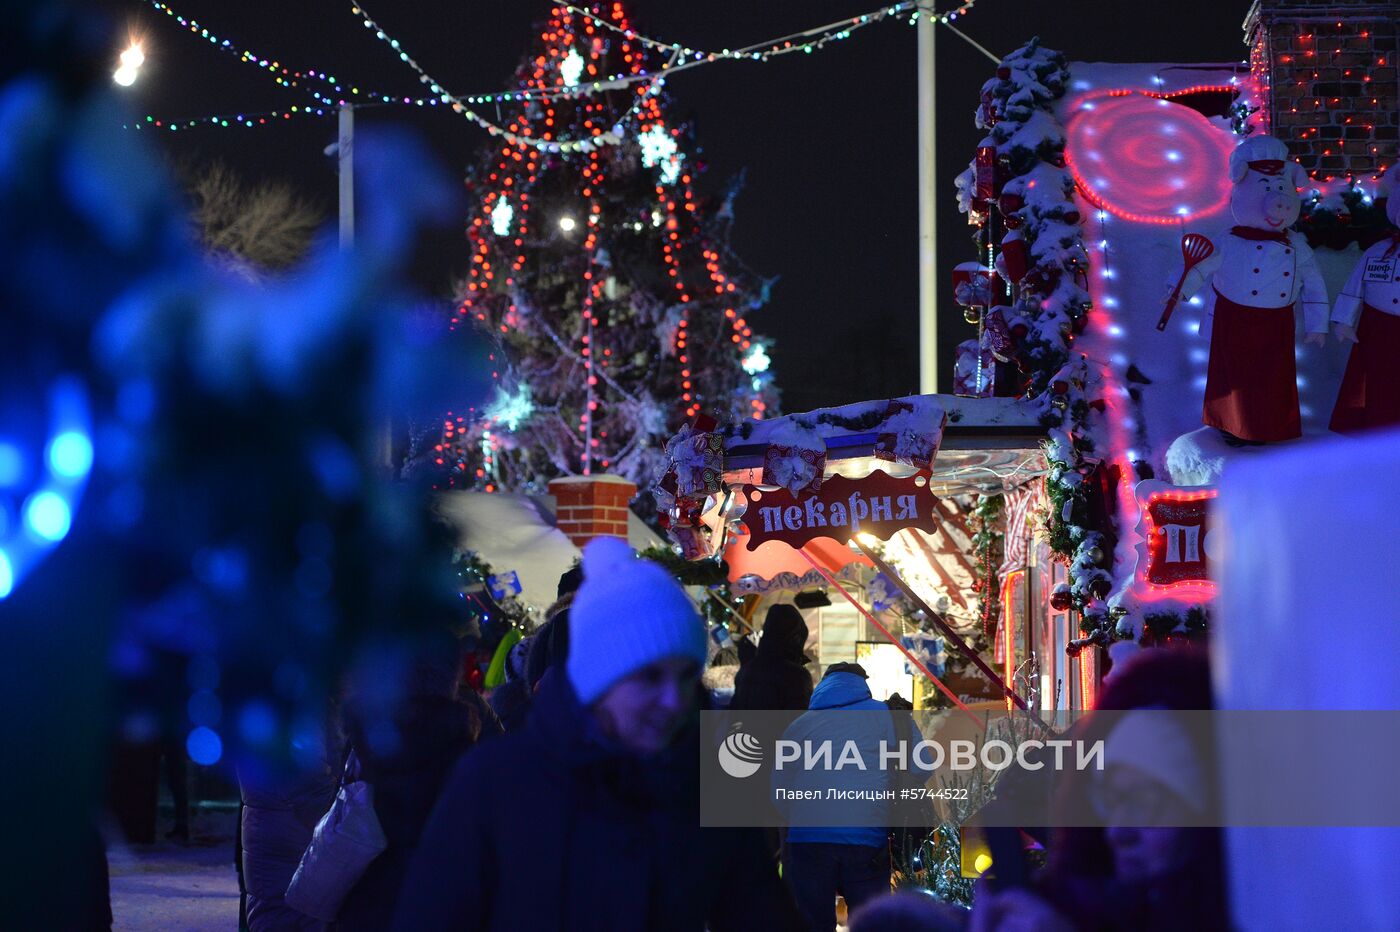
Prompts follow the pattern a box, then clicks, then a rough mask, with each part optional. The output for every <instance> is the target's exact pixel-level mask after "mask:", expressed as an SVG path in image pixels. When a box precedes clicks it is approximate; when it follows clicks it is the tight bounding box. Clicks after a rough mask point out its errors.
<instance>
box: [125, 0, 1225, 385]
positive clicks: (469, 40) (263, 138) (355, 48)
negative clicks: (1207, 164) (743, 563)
mask: <svg viewBox="0 0 1400 932" xmlns="http://www.w3.org/2000/svg"><path fill="white" fill-rule="evenodd" d="M624 2H626V0H624ZM952 2H953V0H949V5H951V3H952ZM874 3H875V0H807V2H803V3H793V2H786V3H782V2H754V0H705V2H703V3H682V2H678V0H666V2H663V0H631V2H630V3H627V7H626V8H627V10H628V11H629V13H630V15H631V17H632V20H633V24H634V26H635V27H636V28H637V29H638V30H639V31H641V32H644V33H646V34H648V35H651V36H654V37H656V38H660V39H666V40H668V41H675V42H681V43H684V44H686V45H689V46H692V47H695V48H725V47H737V46H741V45H745V44H748V43H751V42H756V41H760V40H763V39H767V38H771V37H774V36H778V35H782V34H785V33H789V32H793V31H797V30H799V29H805V28H808V27H811V26H817V25H823V24H826V23H828V22H832V21H834V20H837V19H840V18H843V17H847V16H852V15H856V14H860V13H863V12H868V11H870V10H871V9H874ZM171 5H172V6H174V7H175V9H176V10H177V11H178V12H180V13H182V14H184V15H185V16H188V17H192V18H195V19H198V20H200V21H201V23H202V24H203V25H204V26H206V27H207V28H209V29H210V30H211V31H213V32H216V33H218V34H219V35H220V36H221V37H224V38H229V39H231V40H232V41H233V42H234V44H236V45H240V46H242V47H245V48H248V49H250V50H252V51H254V52H256V53H258V54H260V55H264V56H267V57H269V58H272V57H277V58H279V59H280V60H281V61H282V62H284V63H285V64H287V65H289V66H291V67H293V68H297V69H306V68H315V69H318V70H325V71H329V72H331V73H333V74H335V75H336V76H337V77H338V78H340V79H341V80H342V81H343V82H349V81H353V82H355V83H357V84H359V85H361V86H364V87H374V88H375V89H377V90H381V91H382V92H384V93H389V94H393V93H398V94H407V95H413V96H420V95H421V93H422V87H421V85H419V84H418V83H417V80H416V76H415V75H414V74H413V73H412V72H411V71H410V70H409V69H408V67H407V66H406V65H403V64H402V63H401V62H399V61H398V59H397V57H396V56H395V55H394V54H393V53H392V52H391V51H390V50H389V49H388V47H387V46H385V45H384V44H383V43H380V42H378V41H376V40H375V39H374V37H373V36H372V35H370V34H369V33H368V31H367V30H365V29H364V27H363V26H361V24H360V20H359V18H358V17H356V16H354V15H352V14H351V12H350V6H351V4H350V3H349V0H278V2H273V0H243V2H240V3H237V4H232V3H228V2H220V0H187V2H186V0H172V4H171ZM102 6H103V7H104V8H105V9H107V10H109V11H110V12H111V13H112V15H113V32H114V35H113V63H114V65H115V58H116V53H117V51H119V50H120V48H121V47H123V46H124V45H125V33H126V28H125V27H127V26H129V27H131V28H132V29H134V30H135V31H137V32H139V33H140V34H142V35H143V36H144V41H145V46H146V49H147V56H148V60H147V64H146V66H145V68H144V69H143V73H142V78H141V80H140V81H139V82H138V83H137V84H136V85H135V86H134V87H132V88H130V89H128V90H125V91H124V92H123V93H124V94H125V95H126V96H127V97H128V98H129V99H130V101H131V103H132V107H133V109H134V110H136V111H139V112H140V113H141V114H146V113H150V114H153V115H155V116H157V117H162V118H172V119H178V118H189V117H201V116H208V115H213V114H219V113H237V112H240V111H249V112H251V111H261V110H270V109H276V108H285V107H287V106H289V105H290V104H292V103H300V102H302V101H301V99H300V98H303V97H304V96H305V95H304V94H302V92H301V91H300V90H299V89H298V90H287V89H284V88H281V87H278V86H277V85H275V84H274V83H273V82H272V80H271V77H270V76H269V75H268V74H267V73H266V72H263V71H260V70H259V69H257V68H255V67H252V66H250V65H244V64H241V63H240V62H238V61H237V59H236V58H234V57H233V56H230V55H226V54H222V53H220V52H218V51H216V50H215V49H214V48H213V47H212V46H210V45H209V43H208V42H206V41H204V40H201V39H199V38H197V37H195V36H193V35H191V34H190V33H188V32H187V31H184V30H182V29H181V28H180V27H179V26H178V25H177V24H176V23H175V22H174V20H173V18H170V17H167V16H166V15H165V14H163V13H158V12H156V11H155V10H154V9H153V8H151V7H150V6H149V5H148V4H145V3H141V2H137V0H105V2H104V3H102ZM367 9H368V11H369V12H370V13H371V14H372V15H374V16H375V17H376V19H378V20H379V22H380V23H381V25H382V26H383V27H384V28H385V30H386V31H387V32H388V33H390V34H391V35H393V36H395V37H396V38H398V39H399V40H400V41H401V42H402V44H403V48H404V49H405V50H406V51H408V52H409V53H410V54H411V55H413V56H414V57H415V58H416V59H417V60H418V61H419V62H420V63H422V64H423V65H424V67H426V68H427V69H428V70H429V71H430V72H431V73H433V74H434V76H435V77H436V78H437V79H438V80H439V81H441V82H442V83H443V84H444V85H445V86H447V87H449V88H450V89H452V90H453V91H454V92H456V93H459V94H472V93H482V92H488V91H498V90H506V89H509V88H511V87H513V82H512V81H511V75H512V73H513V71H514V69H515V66H516V64H517V62H518V60H519V59H520V57H521V56H522V55H523V53H524V52H525V50H526V49H527V47H528V46H529V43H530V40H531V36H532V32H533V30H532V29H531V26H532V24H533V23H535V22H537V21H539V20H542V19H543V18H545V17H546V16H547V15H548V12H549V9H550V3H549V2H548V0H470V2H462V0H456V2H448V0H379V2H371V3H370V4H369V6H368V7H367ZM1247 9H1248V3H1247V2H1245V0H1225V2H1221V0H1209V2H1204V0H1189V2H1185V0H1179V2H1174V3H1170V4H1153V5H1147V4H1140V3H1135V2H1122V0H1118V2H1109V0H1100V2H1090V0H1072V2H1034V0H979V2H978V3H977V4H976V6H975V7H974V8H973V9H972V10H971V11H970V12H969V13H968V14H967V15H966V16H964V17H962V18H960V19H959V20H958V21H957V25H958V26H959V27H960V28H961V29H963V30H964V31H965V32H967V33H968V34H969V35H970V36H972V37H973V38H975V39H976V40H977V41H978V42H980V43H981V44H982V45H984V46H986V47H987V48H989V49H990V50H991V51H992V52H994V53H996V54H998V55H1004V54H1006V53H1008V52H1010V51H1011V50H1012V49H1014V48H1015V47H1016V46H1018V45H1019V44H1021V43H1022V42H1024V41H1025V40H1027V39H1029V38H1031V37H1032V36H1036V35H1038V36H1040V37H1041V39H1042V41H1043V42H1044V44H1045V45H1047V46H1049V47H1051V48H1056V49H1059V50H1061V51H1063V52H1064V53H1065V54H1066V56H1067V57H1068V58H1069V59H1070V60H1072V61H1075V60H1083V61H1162V62H1203V61H1211V62H1224V61H1237V60H1240V59H1242V58H1243V57H1244V55H1245V46H1244V43H1243V36H1242V32H1241V23H1242V21H1243V19H1244V16H1245V13H1246V12H1247ZM697 11H703V12H702V13H699V15H697ZM915 43H916V40H915V30H914V29H913V28H911V27H909V26H908V25H905V24H904V23H903V22H895V21H889V22H886V23H882V24H877V25H874V26H871V27H869V28H867V29H865V30H862V31H860V32H858V33H857V34H855V35H854V36H853V37H852V38H850V39H848V40H846V41H844V42H840V43H835V44H833V45H831V46H828V47H827V48H826V49H825V50H823V51H820V52H815V53H813V54H810V55H802V54H799V55H793V56H788V57H785V58H780V59H778V60H775V61H773V62H771V63H768V64H759V63H748V62H720V63H717V64H714V65H710V66H706V67H703V68H697V69H695V70H693V71H690V72H686V73H682V74H678V75H676V76H675V78H674V79H672V80H671V81H668V82H667V90H668V91H669V93H670V95H671V98H672V109H671V111H670V112H671V116H672V119H673V120H675V119H682V118H690V119H693V120H694V121H695V122H696V125H697V129H698V138H699V141H700V144H701V146H702V148H703V151H702V152H701V153H698V156H699V157H700V158H701V159H703V160H704V161H705V162H707V163H708V171H707V172H706V173H705V174H704V175H702V176H701V178H700V187H701V189H702V191H708V192H711V193H716V192H721V191H723V190H724V189H725V188H726V187H727V185H728V183H729V181H730V179H732V178H733V177H734V176H735V175H737V174H738V173H739V172H740V171H741V170H744V171H746V172H747V184H746V187H745V189H744V191H743V194H742V195H741V197H740V198H739V200H738V201H737V204H736V214H737V219H736V223H735V226H734V241H733V245H734V247H735V249H736V251H737V252H738V253H739V255H741V256H742V257H743V259H744V261H745V262H747V263H748V265H749V266H750V267H751V268H752V269H754V270H755V271H756V272H759V273H761V274H764V275H768V276H779V277H780V280H779V282H778V284H777V285H776V286H775V287H774V289H773V293H772V301H771V302H770V304H769V305H768V306H767V307H765V308H764V309H763V310H762V311H760V312H758V313H756V314H753V315H751V317H750V319H751V320H752V321H753V323H754V326H755V329H756V330H757V331H758V332H759V333H762V334H766V335H768V336H771V337H773V338H774V339H775V340H776V347H775V348H774V350H773V353H772V355H773V358H774V368H775V371H776V373H777V378H778V384H779V385H780V387H781V388H782V390H783V393H784V408H785V409H786V410H788V411H801V410H806V409H809V408H813V407H820V406H826V405H833V404H843V403H847V402H853V401H859V400H863V399H867V398H880V397H888V396H892V395H899V394H909V393H913V392H917V391H918V360H917V346H916V340H917V316H916V315H917V295H918V271H917V266H916V252H917V222H918V217H917V207H916V203H915V192H916V181H915V170H916V151H915V129H916V125H917V115H916V112H915V94H916V91H915V87H914V76H915ZM994 70H995V66H994V65H993V63H992V62H991V61H989V60H988V59H987V58H985V57H984V56H983V55H982V54H981V53H979V52H977V51H976V50H974V49H973V48H972V47H971V46H969V45H967V44H966V43H965V42H963V41H962V40H961V39H960V38H958V37H957V36H956V35H954V34H953V33H951V32H950V31H948V30H946V29H941V28H940V30H939V38H938V82H939V87H938V112H939V121H938V146H939V149H938V160H939V183H940V184H941V185H942V189H941V190H940V192H939V196H940V199H941V200H940V205H939V207H940V215H939V224H940V235H939V244H938V248H939V265H940V280H941V281H943V282H947V281H948V278H949V274H948V271H947V270H948V269H950V268H951V267H952V266H953V265H954V264H956V263H958V262H964V261H968V260H970V259H973V258H975V256H974V255H973V253H972V249H971V245H970V243H969V241H968V238H967V227H966V223H965V218H964V217H963V216H962V215H961V214H959V213H958V212H957V206H956V202H955V199H954V193H953V183H952V182H953V178H954V176H955V175H956V174H957V173H958V172H959V171H960V170H961V169H962V168H963V167H965V166H966V164H967V162H968V160H969V159H970V158H971V157H972V155H973V150H974V147H975V146H976V144H977V141H978V139H979V138H980V136H981V133H980V132H979V131H978V130H977V129H976V128H975V127H974V126H973V123H972V119H973V112H974V110H975V108H976V105H977V102H978V90H979V88H980V86H981V84H982V82H983V81H985V80H986V79H987V78H989V77H991V76H992V73H993V71H994ZM488 112H489V111H488ZM357 121H358V123H359V125H360V126H361V127H363V126H368V125H374V124H383V123H398V124H401V125H408V126H411V127H413V128H415V129H416V130H417V131H419V132H420V133H421V134H422V136H423V137H424V138H425V139H426V140H427V141H428V142H429V144H430V145H431V148H432V149H433V151H434V152H435V153H436V155H437V157H438V160H439V162H440V164H441V167H442V168H443V169H445V170H447V171H449V172H451V173H452V175H453V176H454V177H460V176H461V174H462V169H463V167H464V166H465V165H467V164H468V163H470V162H473V161H475V154H476V153H477V152H478V151H479V150H480V148H481V147H482V146H483V145H484V144H485V143H486V141H487V140H488V138H489V137H488V136H487V135H486V134H485V132H484V131H482V130H480V129H479V128H477V127H476V126H475V125H474V124H471V123H469V122H468V121H467V120H465V119H463V118H462V117H460V116H457V115H455V114H453V113H452V112H451V111H450V110H445V109H440V108H439V109H433V110H429V109H424V110H421V111H419V110H412V109H409V108H402V107H384V108H378V109H374V110H368V111H361V112H360V113H358V114H357ZM334 135H335V120H334V118H329V117H328V118H325V119H322V120H315V119H310V120H299V121H298V120H294V121H290V122H288V123H283V124H280V125H275V126H271V127H259V128H256V129H244V128H229V129H195V130H190V131H187V132H186V131H182V132H177V133H163V134H161V135H160V144H161V145H162V146H163V147H164V148H165V149H166V151H167V152H168V153H169V154H170V156H171V157H172V159H174V160H175V161H176V162H178V163H180V164H182V165H185V166H187V167H193V168H195V169H197V168H198V166H200V165H202V164H204V163H207V162H210V161H214V160H220V161H223V162H226V163H227V164H229V165H230V166H232V167H233V168H234V169H235V170H237V171H238V172H239V173H240V174H242V175H243V176H244V177H246V178H248V179H250V180H260V179H269V180H280V181H285V182H289V183H291V184H293V185H294V186H295V187H296V188H297V189H298V190H299V191H300V192H302V193H303V194H304V195H305V196H306V197H307V198H308V199H310V200H312V201H313V202H315V203H317V204H318V205H320V206H321V207H322V208H323V209H324V210H325V213H326V217H327V220H328V222H330V221H333V220H334V216H335V192H336V176H335V171H334V169H335V166H334V163H333V162H332V160H331V159H329V158H327V157H326V156H325V155H323V154H322V152H323V149H324V148H325V147H326V145H327V144H328V143H330V142H332V141H333V140H334ZM691 155H692V156H694V155H697V153H691ZM465 203H466V202H465V200H464V203H463V210H464V211H465ZM462 216H463V219H465V216H466V215H465V212H464V213H463V214H462ZM466 260H467V254H466V249H465V240H464V238H463V236H462V232H461V227H460V225H457V226H454V227H452V228H447V229H442V230H438V231H433V232H431V233H429V234H427V235H425V236H424V237H423V238H422V241H421V243H420V245H419V253H418V258H417V261H416V263H415V267H414V270H413V274H414V277H415V279H416V280H417V282H418V284H419V285H420V286H421V287H422V288H423V289H424V291H425V292H428V293H430V294H433V295H438V296H441V297H442V298H443V299H444V300H446V299H447V298H448V296H449V295H450V293H451V288H450V285H451V282H452V281H453V279H454V278H455V277H457V276H458V275H459V273H461V271H462V270H463V269H464V267H465V265H466ZM941 300H942V302H943V304H942V307H943V313H944V320H943V321H942V322H941V336H940V339H941V343H942V348H943V351H944V352H943V360H944V361H943V362H942V364H941V369H942V376H943V382H944V384H943V388H944V390H947V389H948V388H949V387H950V386H951V370H952V349H953V347H954V345H955V344H956V343H958V342H960V341H961V340H964V339H967V338H969V337H971V336H973V335H974V333H973V328H972V327H971V326H970V325H968V324H966V323H964V322H963V320H962V315H961V313H960V310H959V308H957V307H956V306H955V305H954V304H953V303H952V300H951V286H949V287H948V289H947V292H945V294H944V295H943V296H942V298H941Z"/></svg>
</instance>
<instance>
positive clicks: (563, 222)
mask: <svg viewBox="0 0 1400 932" xmlns="http://www.w3.org/2000/svg"><path fill="white" fill-rule="evenodd" d="M576 226H578V222H577V221H575V220H574V218H573V217H570V216H567V215H565V216H563V217H560V218H559V229H561V230H563V231H564V232H565V233H568V232H571V231H572V230H573V228H574V227H576Z"/></svg>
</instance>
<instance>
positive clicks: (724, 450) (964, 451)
mask: <svg viewBox="0 0 1400 932" xmlns="http://www.w3.org/2000/svg"><path fill="white" fill-rule="evenodd" d="M1045 436H1046V435H1045V429H1044V428H1043V427H1042V426H1041V423H1040V413H1039V409H1038V406H1037V405H1035V404H1034V403H1031V402H1025V401H1021V400H1017V399H1011V398H964V397H958V396H952V395H926V396H910V397H906V398H895V399H881V400H878V401H869V402H864V403H860V404H853V405H847V406H844V407H837V408H824V409H819V410H815V411H810V412H805V413H800V414H790V415H787V416H784V417H780V418H774V419H770V420H765V421H746V422H743V423H740V424H736V425H725V426H721V425H718V424H715V423H714V422H713V421H707V420H705V419H703V418H701V419H698V420H697V421H694V422H692V423H691V424H690V425H687V426H686V427H685V428H683V429H682V431H681V432H680V433H679V434H678V435H677V436H676V437H675V438H674V439H673V440H672V441H671V443H670V444H668V446H667V451H668V454H669V459H670V465H671V468H670V471H669V472H668V473H667V474H666V476H665V477H663V479H662V481H661V482H660V484H659V486H658V498H659V499H660V501H661V504H662V506H663V509H664V511H663V519H664V523H668V524H669V525H670V532H671V534H672V537H673V539H675V540H676V541H677V544H678V546H679V547H680V548H681V549H682V550H683V551H684V552H685V553H686V555H687V556H689V557H691V558H693V559H704V558H709V559H721V558H722V559H724V560H725V561H726V563H727V564H728V567H729V577H730V583H731V586H732V589H733V591H734V592H735V593H736V594H740V595H748V596H751V597H753V600H754V601H753V602H751V604H750V612H749V616H750V617H751V618H753V619H755V620H761V618H762V616H763V609H764V607H765V606H766V605H768V604H771V603H772V602H775V601H787V600H792V599H794V597H796V599H795V600H796V602H797V604H798V605H799V607H802V606H806V609H805V614H806V617H807V620H808V626H809V629H810V630H811V632H812V639H811V641H810V642H809V644H810V646H811V648H812V652H813V653H814V654H815V655H816V657H817V660H818V662H819V663H820V664H821V665H822V666H823V667H825V666H828V665H830V664H832V663H838V662H842V661H858V662H860V663H862V664H863V665H864V666H865V667H866V668H867V670H868V671H869V672H870V673H871V684H872V689H873V691H874V692H876V693H877V694H878V695H888V694H889V693H893V692H899V693H900V694H901V695H902V696H903V697H905V698H912V699H913V700H914V701H915V703H916V706H917V707H920V708H923V707H932V706H935V705H955V704H960V705H964V706H968V707H975V706H976V705H978V704H982V705H985V706H989V707H1001V706H1002V705H1003V703H1005V702H1015V703H1019V702H1022V701H1025V700H1027V699H1029V700H1030V701H1031V702H1032V703H1033V704H1035V705H1036V706H1039V707H1041V708H1061V709H1065V708H1083V707H1084V705H1085V703H1086V694H1087V699H1088V701H1089V702H1090V703H1092V695H1093V691H1094V688H1095V684H1096V682H1097V680H1096V677H1097V669H1096V667H1095V666H1094V664H1095V659H1094V653H1093V652H1092V651H1090V652H1085V653H1083V654H1081V655H1078V656H1070V654H1069V653H1068V652H1067V650H1066V648H1067V647H1068V645H1069V643H1070V642H1071V641H1072V640H1073V639H1074V638H1075V637H1076V636H1077V633H1076V631H1075V630H1074V627H1073V622H1072V619H1071V617H1070V615H1069V613H1068V612H1067V611H1066V610H1065V608H1066V607H1067V606H1064V604H1063V599H1062V598H1054V594H1055V592H1056V590H1057V588H1059V589H1061V590H1063V584H1064V578H1065V575H1064V574H1065V568H1064V566H1063V565H1061V564H1059V563H1057V562H1055V561H1054V560H1052V559H1051V558H1050V552H1049V549H1048V546H1047V544H1046V543H1045V541H1044V540H1043V539H1041V538H1042V537H1043V535H1039V534H1038V533H1037V528H1038V527H1039V526H1040V525H1041V524H1042V523H1043V519H1042V517H1041V515H1040V511H1041V510H1042V509H1043V508H1044V497H1043V493H1042V485H1043V477H1044V476H1045V474H1046V468H1047V467H1046V460H1045V455H1044V451H1043V449H1042V444H1043V443H1044V441H1045ZM817 592H820V593H822V596H824V598H823V597H820V596H818V597H816V598H810V596H813V595H815V594H816V593H817ZM804 596H806V597H804ZM822 602H828V603H829V604H821V603H822ZM813 603H816V604H815V605H814V604H813ZM1057 605H1058V606H1060V607H1058V608H1057V607H1056V606H1057ZM1008 687H1009V689H1010V691H1011V692H1012V693H1014V698H1011V697H1008V696H1007V695H1006V689H1007V688H1008Z"/></svg>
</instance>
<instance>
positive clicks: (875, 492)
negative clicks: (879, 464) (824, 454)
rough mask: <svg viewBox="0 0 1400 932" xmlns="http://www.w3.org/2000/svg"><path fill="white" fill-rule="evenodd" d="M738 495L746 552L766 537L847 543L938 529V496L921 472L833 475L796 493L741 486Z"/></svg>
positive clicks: (792, 542) (798, 544)
mask: <svg viewBox="0 0 1400 932" xmlns="http://www.w3.org/2000/svg"><path fill="white" fill-rule="evenodd" d="M743 495H744V499H745V503H746V507H745V510H744V513H743V516H742V520H743V522H744V525H745V526H746V527H747V528H748V531H749V535H748V544H747V546H748V549H749V550H753V549H755V548H756V547H758V546H759V545H761V544H764V543H766V542H768V541H770V540H781V541H783V542H784V543H786V544H789V545H790V546H792V547H801V546H802V545H803V544H806V543H807V542H808V541H810V540H814V539H816V538H818V537H828V538H831V539H832V540H837V541H840V542H842V543H847V542H849V541H850V540H851V539H852V538H854V537H855V536H856V535H857V534H872V535H874V536H875V537H877V538H879V539H880V540H889V539H890V538H891V537H892V536H894V534H895V533H896V532H897V531H902V530H904V529H905V528H918V529H919V530H921V531H928V532H929V533H933V532H935V531H937V529H938V522H937V519H936V518H935V511H934V503H935V502H936V501H937V499H936V498H935V496H934V494H933V492H932V491H930V490H929V486H928V478H927V477H926V476H922V475H919V476H909V477H907V478H903V479H896V478H895V477H893V476H891V475H890V474H889V473H887V472H884V471H883V470H879V469H876V470H873V471H872V472H871V473H870V475H868V476H866V477H865V478H863V479H849V478H847V477H845V476H832V477H830V478H828V479H826V480H824V481H823V482H822V484H821V487H820V488H819V489H818V490H816V491H809V492H802V493H801V494H800V495H794V494H793V493H792V492H790V491H788V490H787V489H773V488H764V487H762V486H755V485H746V486H744V487H743Z"/></svg>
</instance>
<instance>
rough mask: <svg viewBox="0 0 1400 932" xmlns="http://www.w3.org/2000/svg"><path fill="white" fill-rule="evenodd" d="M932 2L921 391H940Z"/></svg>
mask: <svg viewBox="0 0 1400 932" xmlns="http://www.w3.org/2000/svg"><path fill="white" fill-rule="evenodd" d="M937 25H938V21H937V19H936V18H935V14H934V11H933V0H920V2H919V23H918V26H917V27H916V28H917V30H918V34H919V44H918V56H919V67H918V87H919V96H918V107H919V121H918V132H919V392H920V394H924V395H931V394H934V393H935V392H937V391H938V246H937V231H938V212H937V210H936V209H935V208H936V206H937V201H938V199H937V195H936V193H935V192H936V189H935V187H934V186H935V184H936V182H937V174H938V164H937V160H936V158H935V154H936V148H935V130H934V125H935V124H934V93H933V92H934V29H935V28H936V27H937Z"/></svg>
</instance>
